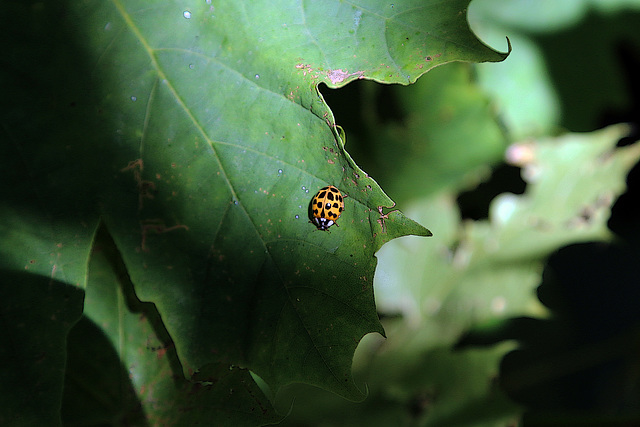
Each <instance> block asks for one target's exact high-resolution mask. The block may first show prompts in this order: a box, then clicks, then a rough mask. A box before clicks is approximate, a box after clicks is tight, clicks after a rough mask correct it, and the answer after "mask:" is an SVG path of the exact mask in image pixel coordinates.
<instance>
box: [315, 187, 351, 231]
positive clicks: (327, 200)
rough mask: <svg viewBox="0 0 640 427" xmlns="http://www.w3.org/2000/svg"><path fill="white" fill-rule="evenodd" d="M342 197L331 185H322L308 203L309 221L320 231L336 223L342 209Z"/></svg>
mask: <svg viewBox="0 0 640 427" xmlns="http://www.w3.org/2000/svg"><path fill="white" fill-rule="evenodd" d="M344 197H347V196H346V195H344V196H343V195H342V193H340V190H338V189H337V188H336V187H334V186H333V185H328V186H326V187H322V188H321V189H320V191H318V193H317V194H316V195H315V196H313V199H311V203H310V204H309V220H310V221H309V222H310V223H312V224H313V225H315V226H316V227H318V230H322V231H324V230H327V229H328V228H329V227H331V226H332V225H333V224H336V221H337V220H338V218H340V215H341V214H342V211H344V201H343V198H344ZM336 225H338V224H336Z"/></svg>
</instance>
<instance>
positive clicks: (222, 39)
mask: <svg viewBox="0 0 640 427" xmlns="http://www.w3.org/2000/svg"><path fill="white" fill-rule="evenodd" d="M467 4H468V1H467V0H460V1H453V2H448V3H447V4H446V5H444V6H443V5H442V3H441V2H420V3H412V2H409V1H406V2H402V1H401V2H396V3H393V4H389V3H384V2H378V3H371V4H369V5H367V7H359V6H354V5H350V4H345V3H342V2H332V3H326V2H322V3H319V2H318V3H309V4H305V5H304V7H302V8H300V7H299V6H296V7H291V5H290V4H289V3H288V2H280V3H273V2H264V3H256V2H246V3H243V2H237V1H229V2H208V1H207V2H190V3H189V2H187V3H184V2H182V3H178V2H160V1H158V2H153V3H149V2H147V1H144V2H141V1H133V0H132V1H114V2H109V3H105V2H99V1H84V2H75V1H74V2H71V1H69V2H59V3H43V2H11V3H9V4H7V5H5V6H3V11H2V20H1V24H2V26H3V28H5V29H8V30H9V31H11V34H12V35H13V36H14V38H15V40H16V43H15V44H12V45H10V46H8V51H7V52H6V53H5V55H6V58H8V60H7V61H6V65H7V66H6V67H3V71H2V80H3V82H4V86H5V87H6V88H7V90H6V92H5V93H4V95H5V96H4V100H3V101H4V102H3V106H2V125H3V130H2V144H1V145H0V147H1V150H2V154H1V156H0V159H2V160H1V161H2V190H3V199H2V206H1V210H0V217H1V218H2V225H1V226H2V232H1V233H2V236H3V241H2V246H1V247H0V249H1V260H2V261H1V262H2V264H1V266H2V268H3V269H4V271H6V272H7V273H6V274H5V275H4V277H3V284H2V290H3V296H6V297H5V298H3V299H2V319H3V336H2V338H3V341H5V342H10V343H12V345H11V346H10V347H7V348H8V349H9V350H8V351H5V352H3V355H4V358H3V361H4V362H5V366H6V367H7V368H8V369H9V371H12V372H13V374H12V376H11V377H10V378H9V380H8V381H3V384H2V387H3V388H2V392H1V393H0V394H2V395H3V396H4V395H10V394H11V395H12V396H13V397H12V399H11V400H6V399H3V402H6V404H7V405H10V406H11V411H9V410H8V408H7V407H6V406H5V403H3V404H2V405H3V406H2V411H0V412H2V414H3V415H2V416H3V417H4V418H3V420H4V421H8V422H11V423H14V424H19V423H24V424H32V423H39V424H43V425H44V424H46V425H55V424H58V423H60V415H59V414H60V411H59V407H60V405H62V408H63V410H62V417H63V418H62V419H63V421H64V423H74V424H75V423H81V424H82V423H91V422H93V421H96V420H97V421H99V422H102V423H105V422H106V423H115V424H119V423H124V424H129V423H143V424H145V423H149V424H157V423H166V422H168V423H179V424H181V423H188V424H196V423H210V422H214V423H215V424H229V425H237V424H238V423H240V424H251V425H253V424H261V423H269V422H274V421H276V420H277V419H278V418H279V416H277V415H276V414H275V413H274V412H273V410H272V409H271V406H270V403H269V402H268V400H266V398H265V396H264V395H263V390H261V389H259V388H258V387H257V386H256V385H255V384H254V381H253V379H252V377H251V376H250V375H249V372H248V371H247V370H246V369H251V371H252V372H254V373H255V374H257V375H259V376H260V377H261V381H264V383H262V382H261V383H262V384H263V388H264V389H265V390H266V391H267V392H268V388H269V387H270V388H272V389H273V390H274V391H277V390H279V389H280V388H281V387H282V386H283V385H285V384H288V383H291V382H294V381H300V382H304V383H308V384H314V385H317V386H320V387H323V388H326V389H328V390H331V391H333V392H335V393H338V394H340V395H342V396H344V397H346V398H349V399H354V400H359V399H363V398H364V396H365V395H364V394H363V392H362V391H361V390H360V389H359V388H358V387H357V386H356V385H355V383H354V382H353V379H352V377H351V361H352V356H353V352H354V350H355V348H356V346H357V344H358V342H359V341H360V339H361V338H362V336H364V335H365V334H367V333H369V332H378V333H381V334H382V333H384V332H383V329H382V326H381V324H380V323H379V321H378V317H377V314H376V311H375V306H374V300H373V276H374V270H375V267H376V258H375V257H374V254H375V252H376V251H377V250H378V249H380V247H381V246H382V244H383V243H385V242H387V241H389V240H391V239H393V238H395V237H399V236H403V235H407V234H416V235H422V236H427V235H430V232H429V231H428V230H427V229H425V228H424V227H422V226H420V225H418V224H417V223H415V222H413V221H412V220H410V219H408V218H406V217H405V216H404V215H403V214H402V213H400V212H399V211H393V212H389V213H386V214H385V213H383V210H382V209H383V208H386V207H392V206H393V205H394V203H393V202H392V200H391V199H390V198H389V197H387V196H386V195H385V194H384V192H382V190H381V189H380V187H379V186H378V185H377V184H376V182H375V181H374V180H373V179H372V178H370V177H369V176H368V175H367V174H366V173H365V172H364V171H362V170H361V169H360V168H359V167H358V166H357V165H356V164H355V163H354V161H353V160H352V158H351V157H350V156H349V155H348V154H347V153H346V151H344V135H343V134H342V133H341V131H340V129H339V128H338V127H337V126H336V124H335V123H334V120H333V116H332V114H331V111H330V110H329V108H328V106H327V105H326V103H325V102H324V101H323V99H322V97H321V96H320V95H319V92H318V90H317V86H318V84H319V83H325V84H326V85H328V86H331V87H339V86H342V85H345V84H346V83H347V82H349V81H351V80H354V79H361V78H366V79H371V80H377V81H382V82H387V83H405V84H406V83H409V82H413V81H415V80H416V79H417V78H418V77H419V76H420V75H422V74H423V73H425V72H426V71H428V70H429V69H431V68H433V67H435V66H437V65H441V64H444V63H447V62H451V61H500V60H502V59H504V57H505V54H501V53H498V52H496V51H493V50H492V49H490V48H488V47H487V46H485V45H484V44H482V43H481V42H480V41H479V40H477V39H476V38H475V36H474V35H473V34H472V33H471V32H470V31H469V29H468V27H467V25H466V19H465V16H466V14H465V8H466V6H467ZM327 17H329V18H331V19H328V20H327ZM24 52H30V53H31V54H30V55H24ZM326 184H334V185H336V186H338V187H339V188H340V189H341V190H342V191H343V192H344V193H345V194H347V195H348V196H349V197H348V198H347V199H346V211H345V213H344V214H343V216H342V218H341V219H340V221H339V224H340V227H339V228H338V227H333V228H332V230H331V232H326V233H323V232H318V231H316V230H315V229H314V227H313V226H312V225H311V224H308V223H307V218H306V215H307V205H308V203H309V200H310V198H311V196H312V195H313V193H314V192H315V191H316V189H318V188H319V187H321V186H323V185H326ZM100 224H102V226H100ZM98 230H101V231H100V232H98ZM102 251H106V252H107V255H106V256H105V255H104V254H103V252H102ZM43 285H45V286H43ZM43 287H44V288H45V289H42V288H43ZM67 288H70V289H71V290H72V291H68V290H66V289H67ZM82 291H84V292H85V293H86V294H85V297H86V300H85V303H84V305H82V304H81V301H80V299H79V298H78V296H79V295H81V292H82ZM52 292H53V295H54V296H52V297H50V296H49V293H52ZM59 293H62V295H63V296H60V295H59ZM72 295H73V297H72ZM61 298H62V300H61ZM25 301H30V303H31V304H32V307H30V310H27V309H26V307H27V306H26V304H25ZM42 319H50V320H49V321H47V322H45V321H42ZM36 325H37V326H36ZM74 325H75V327H74ZM67 334H68V337H67ZM67 347H68V354H67V353H66V352H65V348H67ZM34 348H38V349H40V350H39V351H38V352H37V353H35V354H41V355H42V357H41V360H42V362H41V365H40V366H41V367H42V370H41V371H38V370H33V371H32V370H31V367H27V365H25V363H27V362H30V361H31V362H33V353H32V351H33V349H34ZM12 349H15V350H12ZM23 349H30V350H29V351H27V350H24V351H25V352H27V353H28V354H25V353H23ZM118 361H119V363H117V362H118ZM67 362H68V363H67ZM102 363H104V364H105V365H107V366H106V367H105V368H104V369H99V366H100V365H101V364H102ZM65 366H67V367H68V369H67V370H66V371H65ZM21 369H22V370H25V369H26V370H28V371H29V372H33V374H36V373H38V375H39V376H40V379H39V381H27V382H23V381H21V378H20V377H19V376H18V375H15V372H19V371H20V370H21ZM63 372H64V373H65V375H64V378H65V380H64V387H63V382H62V373H63ZM34 384H35V385H34ZM40 384H47V387H44V389H46V393H45V392H43V388H41V387H39V386H38V385H40ZM87 389H90V390H91V393H89V394H85V390H87ZM15 390H23V392H19V393H15ZM26 402H28V405H27V404H25V403H26ZM100 403H102V404H104V405H100ZM32 407H38V408H39V410H38V411H30V409H29V408H32ZM20 408H24V410H25V411H26V413H24V414H23V413H22V412H21V410H20ZM91 408H95V409H96V410H91ZM109 420H110V421H109Z"/></svg>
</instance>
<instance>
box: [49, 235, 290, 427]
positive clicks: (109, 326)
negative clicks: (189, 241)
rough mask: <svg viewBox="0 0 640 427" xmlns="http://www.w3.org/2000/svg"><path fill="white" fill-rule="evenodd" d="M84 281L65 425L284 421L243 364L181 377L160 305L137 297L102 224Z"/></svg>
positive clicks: (68, 380)
mask: <svg viewBox="0 0 640 427" xmlns="http://www.w3.org/2000/svg"><path fill="white" fill-rule="evenodd" d="M89 282H90V285H89V286H88V288H87V292H86V299H85V306H84V315H85V317H84V318H83V320H82V321H81V322H80V323H79V324H78V325H77V326H76V327H75V328H74V329H73V331H72V333H71V334H70V336H69V363H68V370H67V373H66V380H65V401H64V402H63V409H62V413H63V420H64V423H65V425H67V424H74V425H88V424H103V423H108V422H109V420H112V419H118V420H122V422H123V423H124V424H137V423H144V422H145V421H146V422H148V423H149V425H159V424H173V425H197V424H199V423H202V422H203V420H208V423H209V422H212V423H214V424H215V425H229V426H239V425H264V424H268V423H273V422H277V421H278V420H279V419H281V418H282V417H279V416H277V415H276V414H275V412H274V410H273V408H271V404H270V403H269V401H268V400H267V399H266V397H265V396H264V394H263V393H262V391H261V390H260V389H259V388H258V386H257V385H256V384H255V382H254V381H253V379H252V378H251V375H250V374H249V372H248V371H247V370H245V369H240V368H237V367H230V366H229V365H222V364H217V365H207V366H205V367H203V368H202V369H201V370H200V371H199V372H197V373H196V374H195V375H193V376H192V378H191V379H190V380H185V379H184V376H183V374H182V368H181V366H180V362H179V360H178V358H177V355H176V351H175V346H174V343H173V341H172V340H171V337H169V335H168V334H167V331H166V329H164V326H163V324H162V322H161V319H160V316H159V315H158V311H157V309H156V308H155V306H154V305H153V304H151V303H141V302H140V301H139V300H138V299H137V297H136V295H135V293H134V291H133V287H132V285H131V283H130V282H129V281H128V279H127V275H126V270H125V268H124V265H123V264H122V261H121V259H120V258H119V254H118V253H117V250H116V249H115V247H114V245H113V242H112V241H111V240H110V238H109V236H108V235H107V234H106V233H105V230H104V229H101V232H100V233H98V236H97V239H96V246H95V249H94V252H93V256H92V258H91V263H90V280H89ZM95 384H99V385H100V387H96V386H95ZM87 391H89V392H87Z"/></svg>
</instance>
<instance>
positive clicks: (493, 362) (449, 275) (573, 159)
mask: <svg viewBox="0 0 640 427" xmlns="http://www.w3.org/2000/svg"><path fill="white" fill-rule="evenodd" d="M627 132H628V127H627V126H620V125H619V126H612V127H609V128H606V129H603V130H601V131H598V132H593V133H588V134H567V135H564V136H562V137H557V138H548V139H540V140H531V142H529V143H526V144H517V145H513V146H511V147H510V148H509V150H508V151H507V158H508V159H509V160H510V161H512V162H516V163H517V164H519V165H522V166H523V168H524V178H525V179H526V180H527V181H528V185H527V190H526V192H525V193H524V194H522V195H508V196H506V195H503V196H499V197H498V198H496V199H495V200H494V201H493V203H492V206H491V215H490V219H489V220H488V221H466V222H462V221H461V219H460V217H459V213H458V211H457V207H456V205H455V203H454V200H453V197H451V194H450V193H448V192H443V193H442V194H440V195H438V196H436V197H433V198H427V199H424V200H421V201H416V202H414V203H413V206H412V207H411V208H410V212H412V216H413V217H415V218H418V219H420V220H422V221H425V222H428V223H429V224H430V228H431V229H432V230H433V231H434V235H435V236H437V238H436V239H430V240H424V239H418V238H415V237H405V238H403V239H398V240H396V241H394V242H391V243H389V244H388V245H385V246H384V247H383V248H382V249H381V251H380V253H379V254H378V255H379V257H380V265H379V267H378V270H379V271H378V274H377V275H376V299H377V301H376V302H377V307H378V309H379V310H380V311H381V312H382V313H385V314H387V316H386V320H385V321H383V323H384V326H385V330H386V331H387V336H388V338H387V339H386V340H385V341H382V340H381V339H380V338H379V337H376V336H368V337H366V338H365V339H364V340H363V341H362V343H361V345H360V346H359V347H358V351H357V352H356V355H355V357H354V376H355V377H356V378H357V379H358V380H359V381H363V382H366V384H367V387H368V390H369V393H370V394H369V397H368V399H367V400H366V402H364V403H363V404H362V405H359V406H356V405H349V404H347V403H344V402H342V401H340V400H339V399H336V398H334V397H333V396H328V395H326V394H321V393H316V392H308V391H307V390H305V389H303V388H299V389H294V388H292V389H288V390H287V389H285V391H286V393H287V394H286V395H284V396H283V397H282V398H281V399H282V400H283V401H285V402H287V396H288V397H289V398H291V396H292V395H294V396H297V398H296V403H297V405H296V406H295V407H294V412H293V414H292V415H291V417H290V418H288V420H286V421H285V423H286V422H291V423H292V424H295V423H296V422H301V420H304V419H308V418H307V417H308V415H307V414H308V413H309V412H310V411H315V412H312V417H314V418H315V419H329V420H334V421H336V420H337V419H338V418H340V419H344V420H347V421H346V422H345V424H346V425H359V424H358V422H361V421H362V420H363V419H364V420H367V422H366V424H367V425H381V426H382V425H388V423H389V419H388V418H387V417H395V418H396V419H407V420H414V422H420V423H423V424H424V425H435V426H440V425H443V426H448V425H474V426H475V425H487V426H492V425H505V424H506V423H507V421H509V420H513V419H515V418H516V417H517V415H518V414H519V413H520V412H521V409H520V408H518V407H517V406H516V405H515V404H514V403H513V402H509V401H508V400H507V399H506V398H505V396H504V395H503V394H502V393H501V392H500V391H499V390H498V389H497V388H496V384H495V378H496V376H497V375H498V366H499V363H500V359H501V358H502V357H503V356H504V355H505V354H506V353H507V352H508V351H510V350H512V349H513V347H514V346H515V344H514V343H510V342H502V343H499V344H497V345H494V343H495V342H496V339H495V337H497V336H504V331H506V330H509V329H510V328H513V327H515V326H518V325H519V326H522V325H524V327H527V326H530V325H531V324H532V323H531V322H529V323H528V322H526V319H525V320H524V321H520V320H518V318H520V317H523V316H528V317H543V316H545V315H546V314H547V311H546V309H545V308H544V307H543V306H542V305H541V304H540V301H539V300H538V299H537V298H536V293H535V288H536V286H538V285H539V284H540V281H541V273H542V267H543V261H544V259H545V257H546V256H548V255H549V254H550V253H552V252H553V251H555V250H557V249H558V248H560V247H562V246H564V245H568V244H571V243H576V242H583V241H594V240H606V239H609V238H610V237H611V235H610V233H609V232H608V230H607V228H606V223H607V220H608V218H609V215H610V207H611V204H612V203H613V202H614V200H615V199H616V197H617V196H618V195H620V194H621V193H622V192H623V191H624V190H625V177H626V175H627V173H628V171H629V169H630V168H631V167H632V166H633V165H634V164H635V163H636V162H637V161H638V159H639V158H640V146H639V145H638V144H635V145H631V146H628V147H620V148H618V147H616V143H617V142H618V141H619V139H620V138H622V137H623V136H625V135H626V133H627ZM507 208H509V209H507ZM514 319H515V320H514ZM469 330H473V331H474V332H475V333H474V337H473V338H474V340H463V342H461V344H465V345H460V346H456V344H457V343H458V340H459V339H460V338H461V337H465V336H466V334H467V332H468V331H469ZM498 330H500V333H499V332H498ZM512 330H513V329H512ZM511 336H513V334H512V335H511ZM482 339H484V343H483V342H482V341H481V340H482ZM471 342H475V343H477V344H483V346H482V347H471V346H470V345H469V344H470V343H471ZM300 396H304V397H300ZM280 404H282V405H283V406H285V407H286V404H283V403H280ZM335 414H340V415H339V417H338V416H337V415H335ZM415 420H417V421H415ZM336 422H337V421H336ZM407 422H409V421H407Z"/></svg>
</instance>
